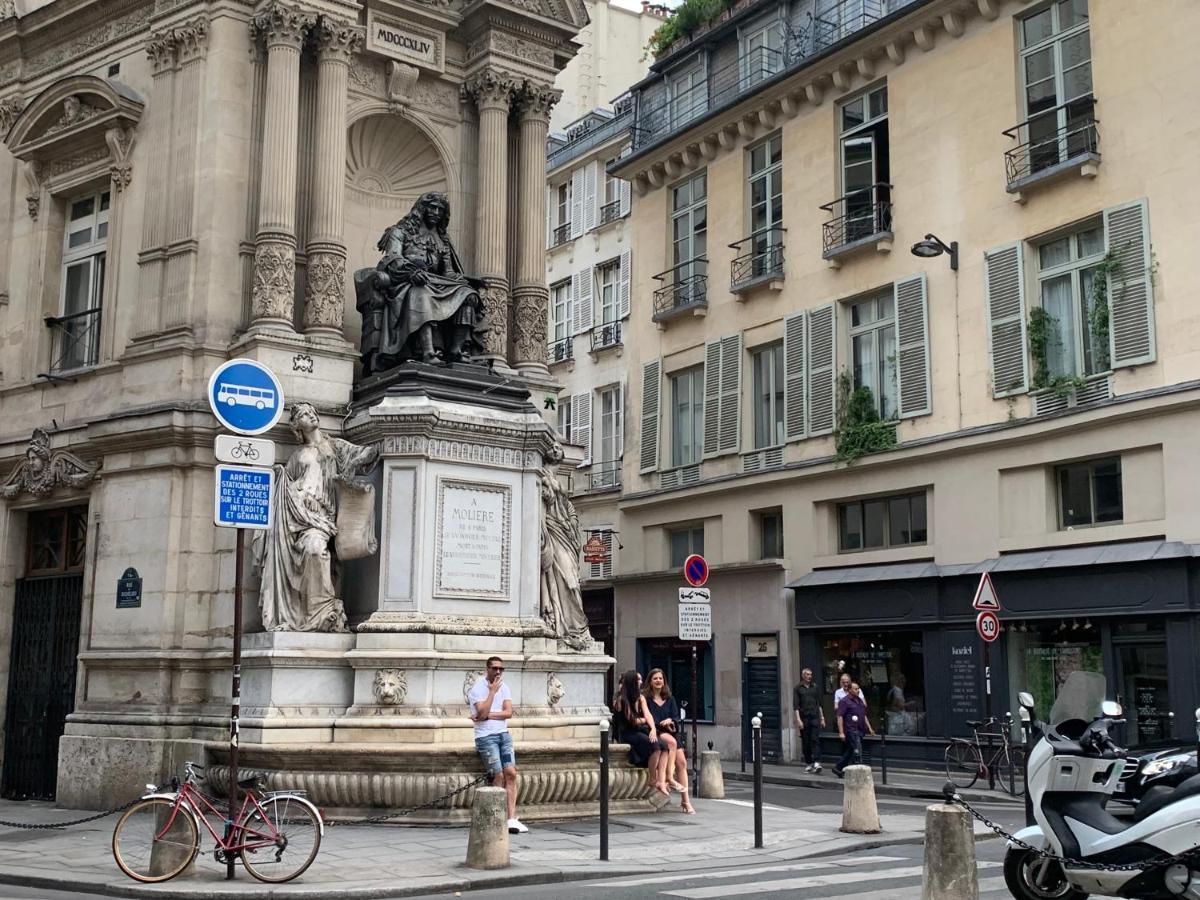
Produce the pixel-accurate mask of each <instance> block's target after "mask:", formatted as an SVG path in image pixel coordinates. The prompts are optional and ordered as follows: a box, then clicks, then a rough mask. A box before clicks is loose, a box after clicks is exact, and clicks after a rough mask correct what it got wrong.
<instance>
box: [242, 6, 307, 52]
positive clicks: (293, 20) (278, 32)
mask: <svg viewBox="0 0 1200 900" xmlns="http://www.w3.org/2000/svg"><path fill="white" fill-rule="evenodd" d="M316 23H317V17H316V16H315V15H313V14H312V13H309V12H305V11H304V10H302V9H298V8H296V7H294V6H289V5H287V4H286V3H275V4H274V5H272V6H271V7H270V8H269V9H267V10H265V11H264V12H262V13H261V14H260V15H257V16H255V17H254V18H253V19H252V20H251V21H250V34H251V37H252V38H253V39H254V41H255V42H258V41H262V42H263V43H265V44H266V46H267V47H278V46H285V47H293V48H295V49H297V50H298V49H300V47H302V46H303V45H304V41H305V38H306V37H307V36H308V32H309V30H310V29H311V28H312V27H313V26H314V25H316Z"/></svg>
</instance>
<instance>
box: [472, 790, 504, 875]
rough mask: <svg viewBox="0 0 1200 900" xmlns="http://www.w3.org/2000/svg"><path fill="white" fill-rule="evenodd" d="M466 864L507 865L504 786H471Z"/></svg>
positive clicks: (477, 867) (478, 866) (497, 866)
mask: <svg viewBox="0 0 1200 900" xmlns="http://www.w3.org/2000/svg"><path fill="white" fill-rule="evenodd" d="M467 867H468V868H470V869H505V868H507V867H508V793H507V792H506V791H505V790H504V788H498V787H481V788H476V789H475V802H474V803H473V804H472V806H471V836H470V837H469V838H468V839H467Z"/></svg>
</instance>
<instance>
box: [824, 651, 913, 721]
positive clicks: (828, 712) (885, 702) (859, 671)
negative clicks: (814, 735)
mask: <svg viewBox="0 0 1200 900" xmlns="http://www.w3.org/2000/svg"><path fill="white" fill-rule="evenodd" d="M843 672H844V673H846V674H848V675H849V676H850V679H851V680H852V681H855V682H857V683H858V686H859V687H860V688H861V689H862V696H863V700H865V701H866V703H867V716H868V717H869V718H870V720H871V724H872V725H873V726H874V728H875V730H876V731H878V732H882V733H885V734H888V735H910V736H921V735H924V734H925V733H926V731H925V645H924V642H923V640H922V634H921V632H919V631H886V632H867V633H858V634H849V635H843V634H839V635H837V636H836V637H834V636H832V635H830V636H827V637H826V638H825V639H824V671H823V673H822V682H823V683H822V687H823V689H824V690H823V697H822V702H823V703H824V705H825V727H826V730H828V731H836V730H837V718H836V716H835V714H834V703H833V697H834V693H835V691H837V689H838V679H839V678H840V676H841V675H842V673H843Z"/></svg>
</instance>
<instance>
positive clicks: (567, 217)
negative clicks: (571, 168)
mask: <svg viewBox="0 0 1200 900" xmlns="http://www.w3.org/2000/svg"><path fill="white" fill-rule="evenodd" d="M554 224H555V227H557V228H562V227H563V226H565V225H570V224H571V181H570V179H567V180H566V181H564V182H563V183H562V184H560V185H559V186H558V209H557V212H556V216H555V219H554Z"/></svg>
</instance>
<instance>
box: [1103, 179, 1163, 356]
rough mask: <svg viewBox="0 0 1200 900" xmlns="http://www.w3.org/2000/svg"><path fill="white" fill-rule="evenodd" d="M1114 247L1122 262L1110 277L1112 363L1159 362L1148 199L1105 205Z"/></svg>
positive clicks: (1107, 228) (1106, 226) (1110, 242)
mask: <svg viewBox="0 0 1200 900" xmlns="http://www.w3.org/2000/svg"><path fill="white" fill-rule="evenodd" d="M1104 236H1105V238H1106V240H1107V242H1108V251H1109V252H1110V253H1113V254H1115V255H1116V259H1117V262H1118V263H1120V268H1119V269H1117V271H1115V272H1114V273H1113V274H1112V275H1110V276H1109V278H1108V322H1109V324H1108V341H1109V349H1110V356H1109V358H1110V359H1111V360H1112V363H1111V365H1112V367H1113V368H1114V369H1116V368H1119V367H1121V366H1139V365H1142V364H1144V363H1149V362H1154V359H1155V356H1156V354H1157V347H1156V345H1155V338H1154V285H1153V284H1152V283H1151V274H1150V267H1151V265H1152V264H1153V262H1152V260H1151V258H1150V216H1149V210H1148V208H1147V203H1146V200H1145V199H1142V200H1137V201H1135V202H1133V203H1126V204H1124V205H1122V206H1114V207H1112V208H1111V209H1106V210H1105V211H1104Z"/></svg>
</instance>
